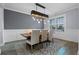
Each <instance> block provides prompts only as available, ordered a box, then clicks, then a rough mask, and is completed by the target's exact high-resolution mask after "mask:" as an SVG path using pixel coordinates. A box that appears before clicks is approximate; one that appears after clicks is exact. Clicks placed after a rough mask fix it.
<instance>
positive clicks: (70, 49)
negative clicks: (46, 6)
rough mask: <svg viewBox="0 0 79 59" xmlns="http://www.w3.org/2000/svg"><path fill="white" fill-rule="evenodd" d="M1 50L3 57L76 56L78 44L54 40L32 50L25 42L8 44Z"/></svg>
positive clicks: (38, 45) (35, 46)
mask: <svg viewBox="0 0 79 59" xmlns="http://www.w3.org/2000/svg"><path fill="white" fill-rule="evenodd" d="M1 49H2V53H1V55H76V54H77V50H78V44H77V43H73V42H68V41H63V40H60V39H53V40H52V42H43V43H40V44H37V45H34V46H33V49H32V50H31V49H30V46H29V45H28V44H26V42H25V40H23V41H16V42H10V43H6V44H5V45H4V46H2V47H1Z"/></svg>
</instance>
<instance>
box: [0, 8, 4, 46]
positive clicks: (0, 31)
mask: <svg viewBox="0 0 79 59" xmlns="http://www.w3.org/2000/svg"><path fill="white" fill-rule="evenodd" d="M3 13H4V12H3V8H2V7H0V46H1V45H2V44H3Z"/></svg>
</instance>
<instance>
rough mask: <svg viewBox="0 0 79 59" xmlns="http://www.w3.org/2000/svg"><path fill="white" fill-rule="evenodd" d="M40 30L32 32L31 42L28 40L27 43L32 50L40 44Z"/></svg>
mask: <svg viewBox="0 0 79 59" xmlns="http://www.w3.org/2000/svg"><path fill="white" fill-rule="evenodd" d="M39 33H40V30H32V34H31V40H27V41H26V42H27V43H28V44H30V45H31V49H32V48H33V45H35V44H37V43H39V35H40V34H39Z"/></svg>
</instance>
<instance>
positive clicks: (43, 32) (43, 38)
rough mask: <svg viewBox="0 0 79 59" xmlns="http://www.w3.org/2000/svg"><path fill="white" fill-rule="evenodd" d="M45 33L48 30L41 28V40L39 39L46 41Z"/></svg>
mask: <svg viewBox="0 0 79 59" xmlns="http://www.w3.org/2000/svg"><path fill="white" fill-rule="evenodd" d="M47 34H48V30H42V31H41V35H42V40H41V41H46V40H47Z"/></svg>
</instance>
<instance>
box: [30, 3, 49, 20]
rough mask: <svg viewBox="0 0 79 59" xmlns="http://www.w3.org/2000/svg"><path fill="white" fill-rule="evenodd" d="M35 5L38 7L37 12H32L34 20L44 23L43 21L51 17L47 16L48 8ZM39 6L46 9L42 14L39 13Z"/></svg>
mask: <svg viewBox="0 0 79 59" xmlns="http://www.w3.org/2000/svg"><path fill="white" fill-rule="evenodd" d="M35 5H36V10H32V11H31V15H32V16H33V18H35V19H39V21H42V20H45V19H46V18H49V16H48V15H47V14H45V9H46V7H44V6H42V5H41V4H39V3H35ZM37 6H38V7H41V8H42V9H44V12H43V13H42V12H39V11H37Z"/></svg>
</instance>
